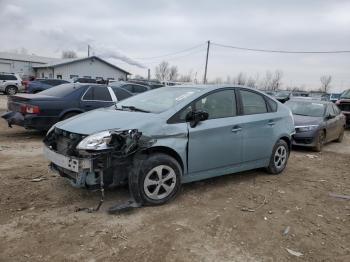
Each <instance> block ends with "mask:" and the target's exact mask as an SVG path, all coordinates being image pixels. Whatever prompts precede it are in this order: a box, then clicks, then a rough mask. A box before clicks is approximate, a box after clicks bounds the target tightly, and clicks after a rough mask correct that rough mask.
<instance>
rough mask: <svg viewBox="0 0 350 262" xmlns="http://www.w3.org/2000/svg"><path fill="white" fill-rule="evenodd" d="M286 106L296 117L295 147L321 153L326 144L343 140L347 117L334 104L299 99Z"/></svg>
mask: <svg viewBox="0 0 350 262" xmlns="http://www.w3.org/2000/svg"><path fill="white" fill-rule="evenodd" d="M285 105H286V106H288V107H289V108H290V110H291V111H292V113H293V116H294V124H295V134H294V135H293V142H292V143H293V145H294V146H305V147H310V148H312V149H313V150H315V151H317V152H320V151H322V147H323V145H324V144H325V143H328V142H331V141H337V142H341V141H342V140H343V136H344V129H345V116H344V115H343V114H342V113H341V111H340V109H339V108H338V107H337V106H336V105H335V104H334V103H332V102H329V101H321V100H309V99H301V98H299V99H291V100H289V101H288V102H286V103H285Z"/></svg>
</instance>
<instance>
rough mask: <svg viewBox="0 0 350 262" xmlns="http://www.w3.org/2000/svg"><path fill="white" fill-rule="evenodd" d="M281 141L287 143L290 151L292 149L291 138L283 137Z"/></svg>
mask: <svg viewBox="0 0 350 262" xmlns="http://www.w3.org/2000/svg"><path fill="white" fill-rule="evenodd" d="M279 140H283V141H284V142H286V143H287V145H288V149H289V151H290V150H291V149H292V139H291V138H290V137H289V136H281V137H280V138H279V139H278V141H279ZM278 141H277V142H278ZM277 142H276V143H277Z"/></svg>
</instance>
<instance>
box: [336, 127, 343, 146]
mask: <svg viewBox="0 0 350 262" xmlns="http://www.w3.org/2000/svg"><path fill="white" fill-rule="evenodd" d="M344 132H345V128H344V127H343V128H342V130H341V131H340V134H339V137H338V138H337V139H336V140H335V142H337V143H341V142H342V141H343V138H344Z"/></svg>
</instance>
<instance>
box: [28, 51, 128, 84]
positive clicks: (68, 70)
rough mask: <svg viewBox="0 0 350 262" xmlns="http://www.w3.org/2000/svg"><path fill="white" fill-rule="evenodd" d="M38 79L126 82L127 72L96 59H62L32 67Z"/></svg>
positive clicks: (93, 57)
mask: <svg viewBox="0 0 350 262" xmlns="http://www.w3.org/2000/svg"><path fill="white" fill-rule="evenodd" d="M33 68H34V70H35V72H36V77H38V78H57V79H64V80H68V81H69V80H71V79H73V78H75V77H84V78H92V79H114V80H127V77H128V75H130V73H129V72H127V71H125V70H123V69H121V68H119V67H117V66H115V65H113V64H110V63H108V62H107V61H105V60H103V59H101V58H99V57H97V56H91V57H85V58H76V59H63V60H60V61H54V62H52V63H47V64H42V65H35V66H33Z"/></svg>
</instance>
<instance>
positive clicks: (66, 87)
mask: <svg viewBox="0 0 350 262" xmlns="http://www.w3.org/2000/svg"><path fill="white" fill-rule="evenodd" d="M80 87H81V85H77V84H71V83H70V84H62V85H58V86H54V87H51V88H49V89H46V90H44V91H42V92H40V95H46V96H55V97H65V96H67V95H69V94H71V93H72V92H74V91H75V90H78V89H79V88H80Z"/></svg>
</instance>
